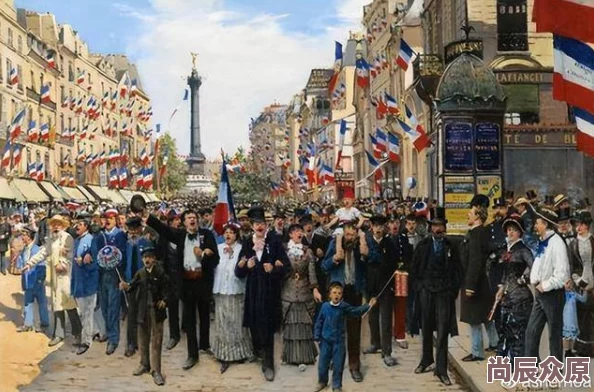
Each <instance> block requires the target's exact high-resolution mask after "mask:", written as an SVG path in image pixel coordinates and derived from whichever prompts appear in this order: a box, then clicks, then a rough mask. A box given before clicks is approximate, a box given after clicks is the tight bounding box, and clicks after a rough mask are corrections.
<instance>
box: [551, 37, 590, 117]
mask: <svg viewBox="0 0 594 392" xmlns="http://www.w3.org/2000/svg"><path fill="white" fill-rule="evenodd" d="M553 57H554V65H555V67H554V73H553V98H555V99H556V100H558V101H565V102H567V103H568V104H570V105H572V106H577V107H579V108H582V109H585V110H587V111H589V112H591V113H594V50H593V49H592V48H590V47H589V46H588V45H586V44H585V43H583V42H580V41H576V40H574V39H571V38H565V37H561V36H558V35H555V36H553Z"/></svg>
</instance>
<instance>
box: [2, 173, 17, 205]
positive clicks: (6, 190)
mask: <svg viewBox="0 0 594 392" xmlns="http://www.w3.org/2000/svg"><path fill="white" fill-rule="evenodd" d="M0 199H4V200H16V199H17V196H16V195H15V193H14V192H13V191H12V188H11V187H10V186H9V185H8V180H6V178H4V177H0Z"/></svg>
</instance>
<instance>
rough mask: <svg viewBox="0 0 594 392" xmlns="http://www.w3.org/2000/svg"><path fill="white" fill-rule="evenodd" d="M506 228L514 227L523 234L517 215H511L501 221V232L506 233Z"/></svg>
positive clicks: (520, 221)
mask: <svg viewBox="0 0 594 392" xmlns="http://www.w3.org/2000/svg"><path fill="white" fill-rule="evenodd" d="M508 226H515V228H516V229H518V231H519V232H520V233H522V234H524V227H522V217H520V215H518V214H511V215H510V216H508V217H507V218H505V220H504V221H503V225H502V227H503V232H506V231H507V228H508Z"/></svg>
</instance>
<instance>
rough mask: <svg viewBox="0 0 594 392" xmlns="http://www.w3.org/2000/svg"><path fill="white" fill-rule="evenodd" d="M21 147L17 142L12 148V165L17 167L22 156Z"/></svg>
mask: <svg viewBox="0 0 594 392" xmlns="http://www.w3.org/2000/svg"><path fill="white" fill-rule="evenodd" d="M22 152H23V149H22V147H21V146H19V145H18V144H17V145H15V146H14V148H13V150H12V167H16V168H18V167H19V165H20V163H21V160H22V158H23V154H22Z"/></svg>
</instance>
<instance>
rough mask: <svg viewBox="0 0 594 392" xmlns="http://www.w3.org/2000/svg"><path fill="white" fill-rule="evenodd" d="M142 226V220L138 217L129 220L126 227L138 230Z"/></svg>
mask: <svg viewBox="0 0 594 392" xmlns="http://www.w3.org/2000/svg"><path fill="white" fill-rule="evenodd" d="M140 226H142V219H141V218H140V217H138V216H133V217H131V218H128V220H127V221H126V227H127V228H128V229H138V228H139V227H140Z"/></svg>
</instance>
